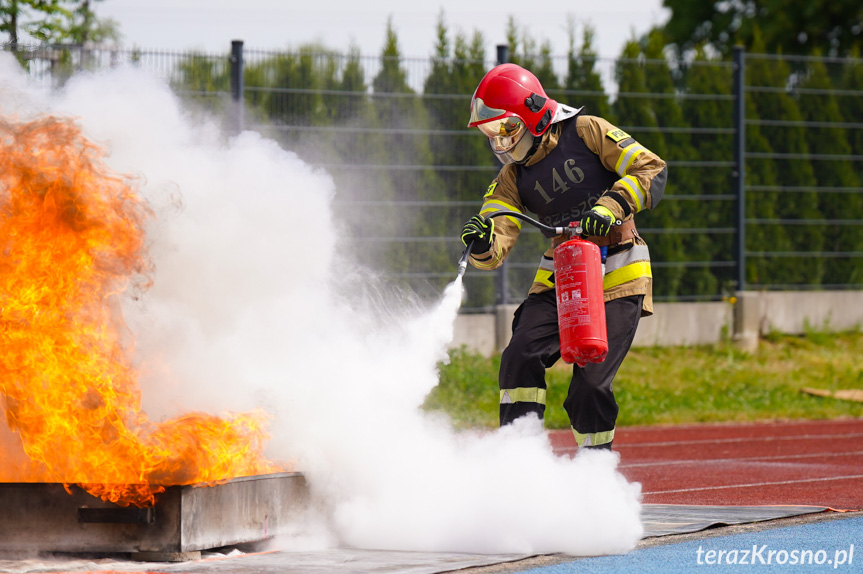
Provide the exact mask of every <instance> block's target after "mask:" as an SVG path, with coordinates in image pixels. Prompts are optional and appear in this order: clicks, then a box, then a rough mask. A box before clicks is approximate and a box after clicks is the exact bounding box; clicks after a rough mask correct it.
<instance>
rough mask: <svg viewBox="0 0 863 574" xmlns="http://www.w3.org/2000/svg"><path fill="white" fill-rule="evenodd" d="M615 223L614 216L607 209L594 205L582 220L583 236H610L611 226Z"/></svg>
mask: <svg viewBox="0 0 863 574" xmlns="http://www.w3.org/2000/svg"><path fill="white" fill-rule="evenodd" d="M612 223H614V214H613V213H612V212H611V210H610V209H608V208H607V207H603V206H602V205H594V206H593V208H591V210H590V211H588V212H587V215H585V216H584V217H583V218H582V219H581V223H580V225H581V229H582V234H583V235H603V236H604V235H608V233H609V232H610V231H611V224H612Z"/></svg>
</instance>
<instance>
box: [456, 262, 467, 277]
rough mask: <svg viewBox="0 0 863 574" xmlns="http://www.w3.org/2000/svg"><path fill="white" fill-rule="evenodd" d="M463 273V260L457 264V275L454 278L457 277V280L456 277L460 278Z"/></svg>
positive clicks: (464, 267)
mask: <svg viewBox="0 0 863 574" xmlns="http://www.w3.org/2000/svg"><path fill="white" fill-rule="evenodd" d="M465 271H467V260H465V261H460V262H459V264H458V274H457V275H456V277H457V278H458V277H462V276H463V275H464V273H465Z"/></svg>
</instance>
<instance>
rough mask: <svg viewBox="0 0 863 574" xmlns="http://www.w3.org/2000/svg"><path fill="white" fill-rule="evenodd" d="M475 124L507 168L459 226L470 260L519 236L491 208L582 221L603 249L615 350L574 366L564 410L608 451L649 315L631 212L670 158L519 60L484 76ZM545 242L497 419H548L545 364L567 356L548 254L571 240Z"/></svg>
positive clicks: (481, 261)
mask: <svg viewBox="0 0 863 574" xmlns="http://www.w3.org/2000/svg"><path fill="white" fill-rule="evenodd" d="M468 127H476V128H479V130H480V131H481V132H482V133H483V134H484V135H485V136H486V137H487V138H488V141H489V145H490V146H491V150H492V151H493V152H494V154H495V156H496V157H497V158H498V159H499V160H500V162H501V163H502V164H503V167H501V169H500V172H498V174H497V177H495V178H494V180H493V181H492V183H491V185H489V187H488V191H487V192H486V194H485V196H484V198H483V204H482V208H481V209H480V212H479V214H478V215H475V216H473V217H472V218H470V219H469V220H468V221H467V222H466V223H465V225H464V228H463V230H462V235H461V238H462V241H463V242H464V243H465V245H468V244H470V242H471V241H472V242H473V245H472V248H471V255H470V262H471V264H472V265H473V266H474V267H476V268H478V269H495V268H497V267H499V266H500V265H501V263H502V262H503V260H504V259H505V258H506V256H507V254H508V253H509V251H510V249H512V247H513V244H515V241H516V239H517V238H518V235H519V231H520V230H521V221H520V220H519V219H516V218H514V217H511V216H500V217H496V218H493V219H492V218H489V217H488V216H489V215H491V214H493V213H495V212H496V211H507V210H511V211H516V212H520V213H525V212H532V213H533V214H535V215H536V216H537V219H538V220H539V221H540V222H542V223H544V224H546V225H548V226H551V227H566V226H567V225H568V224H569V223H570V222H579V223H580V225H581V227H582V228H583V230H584V235H585V236H586V237H587V239H588V240H590V241H593V242H594V243H596V244H597V245H599V246H600V247H606V248H607V251H606V254H607V255H606V257H607V259H606V261H605V270H604V276H603V290H604V294H605V312H606V321H607V325H608V347H609V348H608V356H607V357H606V359H605V361H604V362H602V363H590V364H588V365H586V366H584V367H578V366H576V365H573V373H572V380H571V382H570V385H569V391H568V393H567V397H566V400H565V401H564V408H565V409H566V412H567V414H568V415H569V420H570V424H571V426H572V432H573V434H574V435H575V439H576V442H577V443H578V446H579V448H585V447H586V448H605V449H609V450H610V449H611V445H612V440H613V439H614V427H615V421H616V420H617V413H618V405H617V401H616V400H615V398H614V391H613V388H612V381H613V379H614V376H615V374H616V373H617V370H618V368H619V367H620V364H621V363H622V362H623V358H624V357H625V356H626V353H627V352H628V351H629V347H630V346H631V344H632V340H633V338H634V336H635V330H636V328H637V327H638V321H639V318H640V317H644V316H647V315H650V314H652V313H653V301H652V296H651V293H652V289H651V287H652V276H651V271H650V256H649V253H648V249H647V244H646V243H645V242H644V240H643V239H642V238H641V237H640V236H639V235H638V232H637V231H636V229H635V222H634V216H635V215H636V214H637V213H638V212H640V211H643V210H645V209H653V208H654V207H656V205H657V204H658V203H659V201H660V199H661V198H662V194H663V191H664V189H665V182H666V177H667V168H666V165H665V162H664V161H663V160H662V159H660V158H659V157H658V156H657V155H656V154H654V153H652V152H651V151H649V150H648V149H646V148H645V147H643V146H642V145H640V144H639V143H638V142H637V141H635V139H634V138H632V137H631V136H630V135H629V134H627V133H626V132H625V131H623V130H621V129H619V128H617V127H615V126H613V125H612V124H610V123H609V122H608V121H606V120H604V119H602V118H599V117H595V116H590V115H587V114H585V113H583V108H578V109H576V108H572V107H570V106H566V105H563V104H560V103H558V102H556V101H555V100H553V99H551V98H549V97H548V95H547V94H546V93H545V91H544V90H543V88H542V85H540V82H539V80H537V78H536V77H535V76H534V75H533V74H532V73H531V72H529V71H528V70H525V69H524V68H522V67H520V66H517V65H515V64H502V65H500V66H497V67H495V68H493V69H492V70H491V71H489V72H488V73H487V74H486V75H485V77H484V78H483V79H482V80H481V81H480V83H479V86H477V88H476V91H475V92H474V94H473V98H472V99H471V102H470V122H469V123H468ZM549 239H550V240H551V242H550V243H551V245H550V246H549V248H548V249H547V250H546V252H545V253H544V254H543V256H542V260H541V262H540V264H539V269H538V270H537V272H536V277H535V279H534V282H533V285H532V286H531V288H530V291H529V293H528V296H527V298H526V299H525V300H524V301H523V302H522V303H521V305H520V306H519V307H518V309H517V310H516V312H515V317H514V319H513V323H512V339H511V340H510V342H509V344H508V345H507V347H506V349H505V350H504V351H503V354H502V356H501V365H500V372H499V383H500V424H501V425H506V424H509V423H511V422H513V421H514V420H515V419H517V418H519V417H522V416H525V415H530V414H535V415H537V416H538V417H539V418H540V419H542V417H543V415H544V413H545V404H546V384H545V370H546V369H547V368H548V367H551V366H552V365H553V364H554V363H555V362H556V361H557V360H558V359H559V358H560V339H559V335H558V326H557V301H556V296H555V291H554V261H553V254H554V247H555V246H556V245H558V244H559V243H560V242H562V241H564V240H565V239H566V238H565V237H562V236H558V237H549Z"/></svg>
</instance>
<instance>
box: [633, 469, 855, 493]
mask: <svg viewBox="0 0 863 574" xmlns="http://www.w3.org/2000/svg"><path fill="white" fill-rule="evenodd" d="M857 478H863V474H853V475H848V476H831V477H827V478H801V479H799V480H778V481H774V482H755V483H749V484H724V485H721V486H699V487H696V488H677V489H673V490H654V491H651V492H642V493H641V494H643V495H645V496H647V495H648V494H674V493H678V492H700V491H705V490H727V489H730V488H754V487H756V486H775V485H782V484H801V483H805V482H826V481H834V480H853V479H857Z"/></svg>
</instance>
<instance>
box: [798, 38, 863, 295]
mask: <svg viewBox="0 0 863 574" xmlns="http://www.w3.org/2000/svg"><path fill="white" fill-rule="evenodd" d="M816 55H817V54H816ZM800 88H801V91H804V90H805V91H804V92H803V93H802V94H801V96H800V111H801V116H802V119H803V120H805V121H808V122H813V123H814V122H827V123H833V124H841V123H842V122H844V121H846V120H845V118H844V117H843V113H842V110H841V109H840V106H839V102H838V100H837V96H836V95H834V89H835V88H834V86H833V82H832V81H831V79H830V76H829V75H828V73H827V67H826V66H825V65H824V62H823V61H821V60H810V61H809V63H808V71H807V74H806V76H805V77H804V79H803V80H802V82H801V83H800ZM844 99H847V98H843V100H844ZM805 135H806V140H807V142H808V145H809V149H810V150H812V152H813V153H816V154H818V155H827V156H831V155H832V156H849V155H852V154H853V153H854V152H853V148H852V147H851V144H850V143H849V141H848V137H847V133H846V130H845V128H844V127H810V128H809V129H807V130H806V132H805ZM812 165H813V169H814V173H815V180H816V181H817V184H818V186H820V187H825V188H838V189H846V190H847V189H849V188H851V189H853V188H856V187H858V186H859V185H860V178H859V176H858V175H857V173H856V171H855V170H854V169H853V167H852V165H853V164H852V163H851V162H848V161H832V160H831V161H826V160H823V161H813V164H812ZM812 195H813V196H815V194H812ZM819 198H820V202H819V204H818V207H819V210H820V213H819V211H815V212H814V213H813V214H811V215H810V214H808V213H801V215H800V217H802V218H807V219H808V218H818V217H820V216H821V215H822V214H823V216H824V217H825V218H827V219H828V220H839V219H841V220H846V221H847V220H851V221H857V222H859V221H861V220H863V195H861V194H860V193H842V192H839V193H822V194H820V195H819V196H815V199H816V200H817V199H819ZM823 229H824V228H823V227H822V226H820V225H819V226H813V227H808V226H807V227H806V228H805V233H803V234H801V239H802V240H803V241H804V242H805V241H807V240H808V239H809V238H811V236H812V235H813V234H814V233H815V232H816V231H822V232H823ZM826 231H827V234H826V236H824V237H822V238H821V244H820V245H819V243H818V242H816V243H815V244H813V245H812V246H811V247H810V248H809V249H811V250H813V251H819V250H821V249H822V248H824V249H827V250H829V251H854V250H856V249H857V247H860V246H863V227H860V226H859V225H851V226H829V227H828V228H827V230H826ZM806 263H807V264H810V265H812V264H813V263H814V262H813V261H812V260H808V261H807V262H806ZM822 265H823V266H824V267H826V274H825V277H826V282H827V283H830V284H837V283H838V284H849V283H859V282H861V281H863V260H861V259H859V258H856V259H850V260H848V259H832V258H831V259H828V260H826V261H824V262H822Z"/></svg>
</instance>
